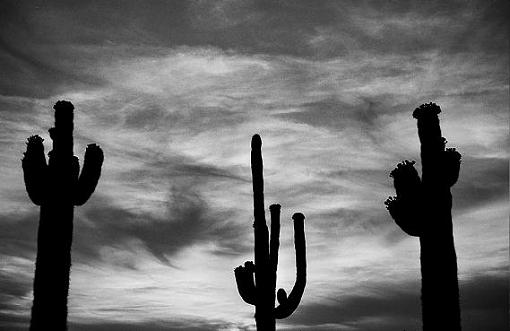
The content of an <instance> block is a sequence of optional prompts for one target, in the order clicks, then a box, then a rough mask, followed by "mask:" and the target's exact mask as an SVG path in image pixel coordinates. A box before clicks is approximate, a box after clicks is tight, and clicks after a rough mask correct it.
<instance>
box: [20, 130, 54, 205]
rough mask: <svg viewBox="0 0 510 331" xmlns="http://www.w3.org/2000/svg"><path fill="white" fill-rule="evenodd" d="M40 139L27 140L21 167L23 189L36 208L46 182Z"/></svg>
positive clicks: (45, 166)
mask: <svg viewBox="0 0 510 331" xmlns="http://www.w3.org/2000/svg"><path fill="white" fill-rule="evenodd" d="M43 140H44V139H42V138H41V137H39V136H37V135H35V136H31V137H29V138H28V139H27V151H26V152H25V153H24V156H23V159H22V160H21V165H22V168H23V177H24V180H25V187H26V189H27V192H28V196H29V197H30V200H32V202H33V203H34V204H36V205H38V206H40V205H41V204H42V202H43V199H44V196H45V192H44V190H45V189H46V187H45V186H46V185H45V182H46V180H47V178H46V177H47V169H48V166H47V164H46V157H45V156H44V145H43Z"/></svg>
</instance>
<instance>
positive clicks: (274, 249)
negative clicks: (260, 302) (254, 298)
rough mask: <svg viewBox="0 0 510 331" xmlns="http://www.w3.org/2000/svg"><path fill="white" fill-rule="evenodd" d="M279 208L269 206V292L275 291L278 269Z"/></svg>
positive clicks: (274, 205) (275, 205) (278, 206)
mask: <svg viewBox="0 0 510 331" xmlns="http://www.w3.org/2000/svg"><path fill="white" fill-rule="evenodd" d="M280 210H281V206H280V205H278V204H273V205H271V206H269V211H270V212H271V240H270V243H269V264H270V265H271V293H273V301H274V293H275V291H276V271H277V270H278V249H279V248H280Z"/></svg>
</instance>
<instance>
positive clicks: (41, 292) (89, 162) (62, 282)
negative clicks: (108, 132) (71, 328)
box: [22, 101, 103, 330]
mask: <svg viewBox="0 0 510 331" xmlns="http://www.w3.org/2000/svg"><path fill="white" fill-rule="evenodd" d="M53 108H54V109H55V127H53V128H51V129H50V130H49V133H50V138H51V139H52V140H53V149H52V150H51V151H50V152H49V153H48V157H49V162H48V164H46V158H45V155H44V145H43V139H42V138H41V137H39V136H37V135H36V136H31V137H29V138H28V141H27V151H26V152H25V153H24V154H25V155H24V157H23V159H22V167H23V173H24V178H25V186H26V189H27V192H28V196H29V197H30V199H31V200H32V202H33V203H35V204H36V205H38V206H40V209H41V211H40V221H39V230H38V235H37V259H36V263H35V277H34V302H33V306H32V319H31V322H30V330H66V329H67V295H68V291H69V270H70V268H71V243H72V237H73V211H74V206H80V205H83V204H84V203H85V202H86V201H87V200H88V198H89V197H90V196H91V195H92V193H93V192H94V190H95V188H96V185H97V182H98V180H99V177H100V175H101V165H102V164H103V151H102V150H101V148H100V147H99V146H97V145H95V144H90V145H88V146H87V149H86V151H85V161H84V163H83V169H82V171H81V174H79V172H80V167H79V164H78V158H77V157H76V156H74V155H73V109H74V107H73V105H72V103H70V102H68V101H58V102H57V103H56V104H55V106H54V107H53Z"/></svg>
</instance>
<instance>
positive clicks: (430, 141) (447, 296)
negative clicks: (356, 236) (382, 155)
mask: <svg viewBox="0 0 510 331" xmlns="http://www.w3.org/2000/svg"><path fill="white" fill-rule="evenodd" d="M440 111H441V110H440V108H439V106H437V105H435V104H433V103H430V104H425V105H422V106H420V107H419V108H417V109H416V110H415V111H414V113H413V117H415V118H416V119H417V120H418V123H417V124H418V135H419V138H420V142H421V161H422V178H421V180H420V178H419V176H418V173H417V172H416V170H415V169H414V167H413V165H414V162H409V161H404V162H402V163H400V164H399V165H398V166H397V168H396V169H395V170H393V171H392V172H391V175H390V176H391V177H393V179H394V185H395V189H396V191H397V196H396V197H390V198H389V199H388V200H387V201H386V205H387V208H388V210H389V212H390V214H391V216H392V217H393V218H394V219H395V222H396V223H397V224H398V225H399V226H400V227H401V228H402V229H403V230H404V231H405V232H406V233H408V234H409V235H412V236H417V237H419V238H420V250H421V254H420V262H421V273H422V295H421V300H422V319H423V330H424V331H431V330H450V331H460V330H461V323H460V308H459V286H458V278H457V257H456V254H455V246H454V239H453V224H452V214H451V209H452V195H451V192H450V188H451V186H453V185H454V184H455V182H456V181H457V179H458V175H459V169H460V154H459V153H458V152H457V151H456V150H455V149H445V144H446V140H445V139H444V138H443V137H442V136H441V128H440V126H439V119H438V114H439V113H440Z"/></svg>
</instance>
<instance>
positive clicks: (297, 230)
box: [274, 213, 306, 319]
mask: <svg viewBox="0 0 510 331" xmlns="http://www.w3.org/2000/svg"><path fill="white" fill-rule="evenodd" d="M292 219H293V220H294V248H295V250H296V282H295V283H294V287H293V288H292V291H290V294H289V296H288V297H287V293H286V292H285V290H284V289H279V290H278V295H277V298H278V302H279V303H280V305H279V306H278V307H276V308H275V310H274V316H275V318H277V319H282V318H286V317H289V316H290V315H291V314H292V313H293V312H294V311H295V310H296V308H297V307H298V306H299V302H300V301H301V297H302V296H303V293H304V292H305V286H306V240H305V216H304V215H303V214H301V213H296V214H294V215H293V216H292Z"/></svg>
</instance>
